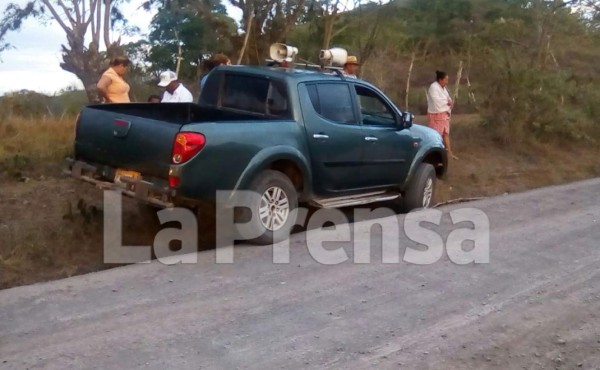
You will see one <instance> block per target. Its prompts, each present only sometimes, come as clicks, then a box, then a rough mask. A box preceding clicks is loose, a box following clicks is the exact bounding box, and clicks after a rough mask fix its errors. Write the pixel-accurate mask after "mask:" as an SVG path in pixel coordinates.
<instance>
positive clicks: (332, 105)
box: [306, 83, 356, 124]
mask: <svg viewBox="0 0 600 370" xmlns="http://www.w3.org/2000/svg"><path fill="white" fill-rule="evenodd" d="M306 89H307V90H308V96H309V97H310V101H311V102H312V105H313V108H314V109H315V111H316V112H317V113H319V115H321V116H323V117H324V118H327V119H328V120H331V121H334V122H337V123H344V124H356V117H355V116H354V108H353V107H352V95H351V94H350V89H349V86H348V85H347V84H340V83H320V84H313V85H307V86H306Z"/></svg>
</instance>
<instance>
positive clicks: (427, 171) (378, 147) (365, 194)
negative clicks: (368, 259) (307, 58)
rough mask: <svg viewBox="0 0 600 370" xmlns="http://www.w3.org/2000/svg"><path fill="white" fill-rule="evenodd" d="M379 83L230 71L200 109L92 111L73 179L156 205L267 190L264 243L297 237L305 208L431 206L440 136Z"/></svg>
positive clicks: (441, 151) (86, 113) (441, 160)
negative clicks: (299, 211) (298, 217)
mask: <svg viewBox="0 0 600 370" xmlns="http://www.w3.org/2000/svg"><path fill="white" fill-rule="evenodd" d="M412 120H413V116H412V114H410V113H408V112H402V111H400V110H399V109H398V108H397V107H396V106H395V105H394V104H393V103H392V102H391V100H390V99H388V98H387V97H386V96H385V95H384V94H383V93H382V92H381V91H380V90H378V89H377V88H376V87H374V86H373V85H371V84H369V83H367V82H365V81H362V80H358V79H353V78H352V79H351V78H344V77H343V76H342V75H341V74H335V73H323V72H318V71H310V70H300V69H284V68H269V67H250V66H223V67H219V68H217V69H215V70H213V72H211V74H210V75H209V78H208V79H207V81H206V84H205V86H204V89H203V91H202V94H201V96H200V98H199V101H198V104H191V103H174V104H149V103H139V104H138V103H132V104H105V105H92V106H88V107H85V108H84V109H83V110H82V111H81V112H80V115H79V118H78V120H77V127H76V137H75V151H74V158H70V159H69V160H68V171H69V173H70V174H71V175H72V176H73V177H76V178H78V179H81V180H85V181H88V182H91V183H94V184H96V185H100V186H101V187H104V188H112V189H119V190H120V191H121V192H122V193H123V194H125V195H128V196H131V197H134V198H136V199H138V200H140V201H141V202H144V203H147V204H151V205H154V206H157V207H162V208H165V207H180V206H181V207H187V208H190V209H192V210H196V209H198V208H199V206H200V205H203V204H206V203H207V202H209V203H210V202H214V200H215V199H216V196H215V194H216V192H217V191H218V190H227V191H230V192H231V193H232V194H234V193H235V192H236V191H239V190H251V191H254V192H256V193H258V194H259V195H260V197H257V199H259V200H260V201H258V200H257V201H256V203H255V204H253V206H252V207H250V208H251V209H250V211H252V212H253V213H254V212H255V213H254V214H258V215H259V217H254V218H253V221H252V222H253V224H252V225H251V226H252V228H254V229H255V230H258V231H259V232H258V234H260V235H262V236H260V237H259V238H256V239H254V240H253V241H254V242H257V243H270V242H273V241H279V240H282V239H285V238H287V237H288V236H289V232H290V230H291V228H292V226H293V225H294V222H295V220H294V219H292V218H293V217H292V215H293V214H294V212H292V211H293V210H294V209H295V208H297V207H298V205H299V204H301V203H303V204H311V205H312V206H316V207H324V208H331V207H346V206H357V205H362V204H368V203H375V202H381V201H389V202H394V203H395V204H397V205H398V207H399V208H400V209H402V210H404V211H410V210H412V209H415V208H421V207H428V206H430V205H431V204H432V201H433V196H434V190H435V183H436V178H438V177H441V176H443V175H444V173H445V171H446V168H447V156H446V150H445V148H444V146H443V143H442V139H441V137H440V135H439V134H438V133H437V132H435V131H434V130H432V129H429V128H427V127H424V126H420V125H414V124H413V122H412Z"/></svg>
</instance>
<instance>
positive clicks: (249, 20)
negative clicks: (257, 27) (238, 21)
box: [237, 12, 254, 64]
mask: <svg viewBox="0 0 600 370" xmlns="http://www.w3.org/2000/svg"><path fill="white" fill-rule="evenodd" d="M253 20H254V12H252V13H250V17H249V18H248V26H247V27H246V36H245V37H244V44H243V45H242V50H240V55H239V56H238V60H237V64H241V63H242V59H243V58H244V53H246V47H247V46H248V38H249V37H250V32H252V21H253Z"/></svg>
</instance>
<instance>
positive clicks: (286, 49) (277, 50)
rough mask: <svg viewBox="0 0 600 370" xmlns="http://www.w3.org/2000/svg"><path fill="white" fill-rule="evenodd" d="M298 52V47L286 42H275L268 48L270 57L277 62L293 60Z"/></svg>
mask: <svg viewBox="0 0 600 370" xmlns="http://www.w3.org/2000/svg"><path fill="white" fill-rule="evenodd" d="M296 54H298V48H295V47H293V46H288V45H286V44H280V43H275V44H273V45H271V47H270V48H269V55H270V56H271V59H273V60H274V61H276V62H278V63H282V62H293V61H294V58H295V57H296Z"/></svg>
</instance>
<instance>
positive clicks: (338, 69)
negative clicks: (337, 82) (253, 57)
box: [265, 59, 346, 80]
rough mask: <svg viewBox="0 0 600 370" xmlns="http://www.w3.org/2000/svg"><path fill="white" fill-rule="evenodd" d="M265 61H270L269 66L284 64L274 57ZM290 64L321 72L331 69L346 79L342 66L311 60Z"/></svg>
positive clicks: (292, 66) (291, 66)
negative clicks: (322, 63)
mask: <svg viewBox="0 0 600 370" xmlns="http://www.w3.org/2000/svg"><path fill="white" fill-rule="evenodd" d="M265 61H266V62H267V63H268V64H267V65H268V66H273V65H281V64H283V62H278V61H276V60H273V59H265ZM289 64H290V67H289V68H302V67H304V69H307V70H317V71H319V72H325V71H330V72H333V73H335V74H336V75H337V76H338V77H339V78H341V79H342V80H345V79H346V78H345V76H344V73H342V71H343V68H342V67H334V66H327V65H319V64H314V63H311V62H309V61H307V60H303V61H302V62H301V63H297V62H291V63H289Z"/></svg>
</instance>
